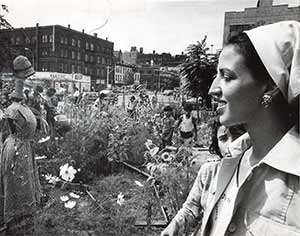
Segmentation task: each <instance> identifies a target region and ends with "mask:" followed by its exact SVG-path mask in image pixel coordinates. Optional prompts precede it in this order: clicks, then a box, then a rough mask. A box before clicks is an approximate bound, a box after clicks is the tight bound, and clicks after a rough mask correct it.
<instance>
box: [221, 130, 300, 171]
mask: <svg viewBox="0 0 300 236" xmlns="http://www.w3.org/2000/svg"><path fill="white" fill-rule="evenodd" d="M250 147H251V140H250V136H249V134H248V133H245V134H243V135H242V136H240V137H239V138H238V139H236V140H235V141H233V142H232V143H231V144H230V145H229V147H228V149H229V154H228V155H227V156H226V157H225V158H226V159H231V158H240V157H241V156H242V155H243V153H244V152H245V151H246V150H247V149H248V148H250ZM260 163H265V164H267V165H269V166H271V167H273V168H275V169H278V170H280V171H283V172H286V173H289V174H293V175H297V176H300V168H299V166H300V138H299V134H298V133H297V131H296V127H295V126H294V127H292V128H291V129H290V130H289V131H288V132H287V133H286V134H285V135H284V136H283V137H282V138H281V139H280V141H279V142H278V143H277V144H276V145H275V146H274V147H273V148H272V149H271V150H270V151H269V152H268V154H267V155H266V156H265V157H264V158H263V159H262V160H261V161H260Z"/></svg>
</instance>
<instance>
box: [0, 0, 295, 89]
mask: <svg viewBox="0 0 300 236" xmlns="http://www.w3.org/2000/svg"><path fill="white" fill-rule="evenodd" d="M299 12H300V6H297V7H289V6H288V5H287V4H283V5H275V6H274V5H273V0H258V1H257V6H256V7H253V8H246V9H245V10H244V11H240V12H225V20H224V32H223V42H224V43H225V42H226V40H227V39H228V37H230V36H232V35H234V34H237V33H239V32H241V31H243V30H246V29H251V28H253V27H255V26H257V25H261V24H268V23H273V22H276V21H280V20H297V21H300V14H299ZM0 42H1V46H2V47H3V46H5V47H8V48H12V49H13V50H12V53H13V54H15V55H19V54H23V55H25V56H27V57H28V58H29V59H30V60H31V61H32V63H33V65H34V68H35V70H36V71H39V72H47V73H46V74H53V73H54V74H60V77H63V75H64V74H66V75H70V76H71V77H70V76H69V77H70V78H74V77H76V78H83V76H84V78H85V81H86V80H88V79H89V80H90V89H91V90H94V91H99V90H101V89H103V88H106V87H109V86H112V85H113V86H122V85H128V84H144V85H145V87H147V88H148V89H150V90H163V89H172V88H174V87H178V86H179V84H180V78H179V76H178V75H179V73H178V71H179V65H180V64H181V63H182V62H183V61H184V60H185V55H184V54H183V53H181V54H180V55H175V56H173V55H171V54H170V53H161V54H159V53H156V52H155V51H153V52H152V53H148V54H146V53H144V52H143V48H142V47H141V48H139V50H137V48H136V47H135V46H133V47H131V49H130V51H125V52H122V51H114V43H113V42H112V41H109V40H108V38H105V39H102V38H100V37H98V35H97V34H93V35H90V34H87V33H85V31H84V30H82V31H76V30H74V29H72V28H71V26H70V25H68V27H64V26H61V25H51V26H40V25H39V24H36V26H35V27H27V28H16V29H3V30H0ZM6 69H7V68H2V72H3V73H7V72H9V71H6ZM44 74H45V73H44ZM46 74H45V75H46ZM52 77H53V76H52ZM54 77H55V76H54ZM84 88H85V89H87V87H84Z"/></svg>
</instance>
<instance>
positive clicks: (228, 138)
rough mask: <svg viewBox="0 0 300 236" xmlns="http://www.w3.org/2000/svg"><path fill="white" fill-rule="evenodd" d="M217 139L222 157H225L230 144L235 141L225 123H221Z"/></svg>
mask: <svg viewBox="0 0 300 236" xmlns="http://www.w3.org/2000/svg"><path fill="white" fill-rule="evenodd" d="M217 140H218V146H219V150H220V153H221V155H222V157H225V156H226V155H227V154H228V145H229V144H230V143H231V142H232V141H233V137H232V135H231V134H230V132H229V129H227V128H226V127H225V126H224V125H221V126H220V127H219V128H218V132H217Z"/></svg>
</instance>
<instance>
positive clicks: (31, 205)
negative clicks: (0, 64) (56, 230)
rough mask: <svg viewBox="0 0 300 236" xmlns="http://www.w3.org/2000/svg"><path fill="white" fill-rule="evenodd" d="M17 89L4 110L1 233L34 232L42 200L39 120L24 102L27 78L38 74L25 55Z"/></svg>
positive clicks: (19, 62)
mask: <svg viewBox="0 0 300 236" xmlns="http://www.w3.org/2000/svg"><path fill="white" fill-rule="evenodd" d="M13 64H14V75H15V90H14V91H13V93H12V94H10V97H11V100H12V104H11V105H10V106H9V107H8V108H7V109H6V110H5V111H4V119H5V120H6V121H7V123H8V125H7V128H8V130H6V131H7V132H8V133H9V134H8V136H7V137H6V138H5V141H4V144H3V147H2V150H1V159H0V163H1V166H0V195H1V198H0V224H1V225H0V227H1V228H0V235H11V236H18V235H26V236H31V235H34V221H35V220H34V219H35V213H36V205H37V203H38V202H39V200H40V191H39V181H38V175H37V167H36V163H35V159H34V152H33V147H32V144H33V143H32V140H33V137H34V134H35V131H36V125H37V121H36V118H35V116H34V114H33V113H32V111H31V109H30V108H29V107H28V106H27V105H26V104H25V103H24V94H23V84H24V80H25V79H26V78H27V77H29V76H30V75H32V74H34V70H33V67H32V65H31V63H30V62H29V60H28V59H27V58H26V57H24V56H18V57H17V58H16V59H15V60H14V62H13Z"/></svg>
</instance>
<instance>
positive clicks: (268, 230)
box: [196, 128, 300, 236]
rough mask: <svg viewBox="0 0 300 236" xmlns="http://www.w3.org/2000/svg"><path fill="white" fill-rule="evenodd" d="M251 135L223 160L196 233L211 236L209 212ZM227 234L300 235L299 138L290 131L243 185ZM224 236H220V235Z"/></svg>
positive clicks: (223, 188) (245, 135)
mask: <svg viewBox="0 0 300 236" xmlns="http://www.w3.org/2000/svg"><path fill="white" fill-rule="evenodd" d="M247 139H248V140H250V139H249V135H248V134H244V135H243V136H242V137H240V138H239V139H238V140H236V141H238V142H236V141H235V142H233V143H232V145H231V146H230V154H231V155H229V156H227V157H226V158H224V159H223V160H222V164H221V166H220V169H219V171H218V177H217V178H218V180H217V187H216V192H215V194H214V197H213V200H212V201H210V202H209V203H207V205H206V206H205V207H204V215H203V219H202V227H201V228H202V229H201V231H199V232H197V234H196V235H197V236H200V235H201V236H206V235H210V229H211V220H210V215H211V213H212V211H213V209H214V206H215V205H216V203H217V202H218V200H219V199H220V197H221V195H222V194H223V192H224V190H225V189H226V187H227V185H228V183H229V182H230V180H231V178H232V176H233V174H234V172H235V170H236V168H237V166H238V163H239V160H240V159H241V157H242V156H243V153H244V152H245V150H247V149H248V148H249V145H248V146H247V145H244V144H245V143H246V144H247V143H248V144H249V142H244V141H245V140H247ZM225 235H234V236H248V235H249V236H253V235H254V236H256V235H259V236H268V235H270V236H300V141H299V134H298V133H296V131H295V129H294V128H292V129H291V130H289V131H288V132H287V133H286V134H285V135H284V136H283V137H282V139H281V140H280V141H279V142H278V143H277V144H276V145H275V146H274V147H273V148H272V149H271V150H270V151H269V153H268V154H267V155H266V156H265V157H264V158H263V159H262V161H261V162H260V164H259V165H257V166H255V167H254V168H253V169H252V171H251V173H250V175H249V176H248V178H247V180H246V181H245V182H244V184H243V185H241V186H240V188H239V192H238V195H237V198H236V201H235V207H234V213H233V216H232V218H231V221H230V224H229V225H228V227H227V231H226V233H225ZM217 236H221V235H217Z"/></svg>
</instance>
